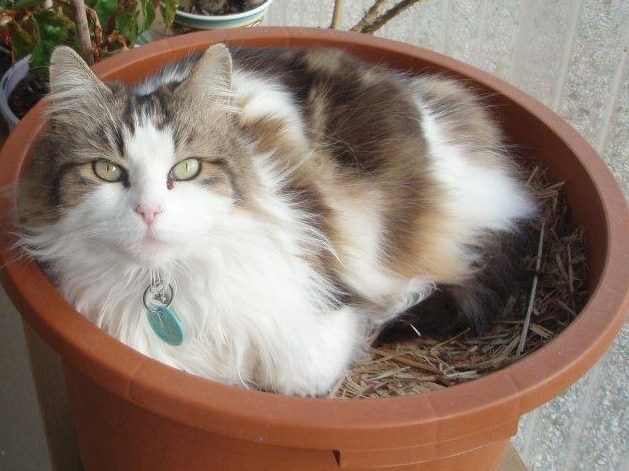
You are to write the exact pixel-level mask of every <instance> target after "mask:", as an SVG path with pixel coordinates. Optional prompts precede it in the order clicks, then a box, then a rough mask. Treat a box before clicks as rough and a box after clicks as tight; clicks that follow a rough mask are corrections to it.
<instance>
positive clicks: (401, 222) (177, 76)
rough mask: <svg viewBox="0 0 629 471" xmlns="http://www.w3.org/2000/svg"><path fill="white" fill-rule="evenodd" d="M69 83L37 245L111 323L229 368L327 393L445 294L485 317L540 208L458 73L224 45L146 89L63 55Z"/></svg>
mask: <svg viewBox="0 0 629 471" xmlns="http://www.w3.org/2000/svg"><path fill="white" fill-rule="evenodd" d="M50 82H51V95H50V96H49V97H48V98H47V100H48V112H47V116H48V120H49V123H48V127H47V131H46V132H45V133H43V134H42V135H41V137H40V138H39V139H38V142H37V145H36V149H35V152H34V155H33V158H32V160H31V162H30V164H29V166H28V169H27V172H26V174H25V175H24V177H23V179H22V181H21V182H20V187H19V199H18V212H19V223H20V226H21V231H22V236H21V245H22V246H23V247H24V248H25V250H26V251H27V252H28V253H29V254H30V255H31V256H32V257H33V258H34V259H35V260H36V261H38V262H39V263H40V264H41V265H42V266H43V267H44V269H45V270H46V272H47V274H48V275H49V277H50V278H51V280H52V281H53V282H54V283H55V284H56V286H57V288H58V290H59V291H60V293H61V294H62V295H63V296H64V297H65V299H66V300H68V301H69V302H70V303H71V304H73V305H74V306H75V307H76V309H77V310H78V311H79V312H80V313H82V314H83V315H84V316H86V317H87V318H88V319H90V320H91V321H92V322H93V323H95V324H96V325H97V326H98V327H100V328H102V329H103V330H104V331H106V332H108V333H109V334H111V335H112V336H114V337H116V338H117V339H119V340H120V341H121V342H124V343H125V344H127V345H129V346H131V347H133V348H134V349H136V350H137V351H139V352H141V353H143V354H145V355H148V356H150V357H152V358H154V359H157V360H159V361H161V362H163V363H165V364H167V365H170V366H173V367H175V368H180V369H182V370H185V371H186V372H189V373H191V374H195V375H200V376H204V377H206V378H209V379H211V380H216V381H221V382H225V383H229V384H234V385H240V386H244V387H250V388H259V389H262V390H266V391H273V392H276V393H282V394H291V395H300V396H321V395H325V394H326V392H327V391H328V390H329V389H330V388H331V387H332V386H333V385H334V384H335V382H337V381H338V380H339V378H340V377H342V375H343V374H344V372H345V371H346V369H347V368H348V366H349V365H351V364H352V362H353V361H355V360H356V359H357V358H359V357H360V356H361V355H362V354H363V353H364V352H365V350H366V349H367V348H368V345H369V341H370V339H372V338H373V336H374V335H375V333H377V332H379V330H380V329H381V328H382V326H383V325H386V324H388V323H390V322H395V321H396V320H397V319H399V318H400V317H401V316H403V315H405V314H404V313H407V312H409V310H413V311H415V313H416V314H415V315H417V316H419V318H421V315H422V314H421V313H422V306H423V305H426V306H429V305H430V304H431V300H433V299H436V298H437V297H444V296H445V297H446V298H448V299H449V300H450V304H451V305H452V306H453V307H454V308H455V310H456V313H455V318H454V319H451V318H449V317H448V316H449V315H448V314H447V313H441V314H440V313H437V317H439V315H442V316H443V319H444V322H445V323H446V324H447V323H449V322H455V321H456V320H457V319H458V320H459V321H460V320H463V321H464V322H466V323H469V324H471V325H475V326H477V327H479V326H480V327H482V325H483V324H485V323H486V322H488V320H487V319H486V312H485V311H484V310H483V308H484V307H486V306H487V305H489V304H491V303H490V302H489V301H491V300H493V299H494V298H495V293H494V291H493V290H492V287H491V282H492V281H491V280H492V279H496V278H500V277H503V276H505V275H504V273H506V271H505V270H504V267H508V266H510V265H511V263H510V262H511V261H510V260H508V259H507V258H508V257H507V255H505V254H507V253H508V251H505V250H503V248H504V247H505V246H507V245H508V243H506V241H509V240H512V239H517V238H518V237H519V236H518V234H519V230H520V229H519V227H520V226H522V224H525V223H526V222H527V221H530V220H531V219H532V218H534V217H535V214H536V207H535V203H534V201H533V198H532V196H531V195H530V192H529V190H527V188H526V185H525V184H524V183H523V182H522V179H521V177H520V170H518V168H517V167H516V166H515V165H514V163H513V162H512V159H511V157H510V156H509V155H508V153H507V152H506V151H505V145H504V144H503V142H502V136H501V133H500V131H499V129H498V127H497V126H496V124H495V123H494V121H493V120H492V118H491V116H490V115H489V113H488V110H487V108H486V107H484V106H483V105H482V102H481V101H480V100H479V99H478V98H477V97H476V96H475V94H474V93H472V92H471V91H469V90H468V89H467V88H466V87H465V86H464V85H462V84H461V83H459V82H457V81H455V80H453V79H450V78H445V77H441V76H416V77H412V76H409V75H407V74H402V73H398V72H394V71H391V70H388V69H386V68H384V67H381V66H376V65H371V64H367V63H365V62H363V61H361V60H359V59H357V58H355V57H353V56H352V55H350V54H349V53H346V52H343V51H342V50H340V49H335V48H305V49H239V48H236V49H234V50H230V49H229V48H228V47H226V46H225V45H222V44H217V45H212V46H211V47H209V48H208V49H207V50H206V51H205V52H204V53H202V54H196V55H192V56H190V57H188V58H186V59H185V60H182V61H179V62H175V63H173V64H170V65H168V66H166V67H165V68H164V69H163V70H162V71H160V72H159V73H158V74H157V75H155V76H152V77H149V78H147V79H146V80H145V81H144V82H143V83H141V84H139V85H136V86H133V87H127V86H124V85H122V84H120V83H107V84H106V83H104V82H102V81H101V80H99V79H98V78H97V77H96V76H95V75H94V74H93V73H92V71H91V70H90V69H89V68H88V66H87V65H86V64H85V63H84V62H83V61H82V59H81V58H80V57H79V56H78V55H77V54H76V53H74V52H73V51H72V50H71V49H69V48H67V47H60V48H57V49H56V50H55V51H54V53H53V55H52V63H51V69H50ZM507 271H508V270H507ZM493 273H495V274H496V276H492V274H493ZM431 295H432V296H431Z"/></svg>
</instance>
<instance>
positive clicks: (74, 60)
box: [50, 46, 112, 115]
mask: <svg viewBox="0 0 629 471" xmlns="http://www.w3.org/2000/svg"><path fill="white" fill-rule="evenodd" d="M111 94H112V92H111V90H110V89H109V87H107V85H105V84H104V83H103V82H102V81H101V80H100V79H99V78H98V77H96V75H95V74H94V72H92V70H91V69H90V68H89V67H88V65H87V64H86V63H85V61H84V60H83V59H82V58H81V56H79V55H78V54H77V53H76V52H75V51H74V50H72V49H71V48H69V47H66V46H60V47H57V48H56V49H55V50H54V51H53V53H52V56H51V59H50V102H51V112H52V114H53V115H54V114H56V113H63V112H64V111H74V112H76V111H80V110H81V109H82V108H88V109H91V110H92V113H93V112H94V111H96V110H97V109H98V105H105V103H104V101H105V100H106V99H107V98H108V97H109V96H111Z"/></svg>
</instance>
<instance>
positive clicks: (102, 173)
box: [92, 159, 124, 183]
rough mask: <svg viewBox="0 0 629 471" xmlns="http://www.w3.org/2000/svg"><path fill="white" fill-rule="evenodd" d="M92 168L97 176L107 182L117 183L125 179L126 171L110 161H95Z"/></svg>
mask: <svg viewBox="0 0 629 471" xmlns="http://www.w3.org/2000/svg"><path fill="white" fill-rule="evenodd" d="M92 168H93V169H94V173H95V174H96V176H97V177H98V178H100V179H101V180H104V181H106V182H110V183H115V182H119V181H121V180H122V179H123V178H124V169H123V168H122V167H121V166H120V165H116V164H115V163H113V162H110V161H109V160H105V159H98V160H95V161H94V162H93V163H92Z"/></svg>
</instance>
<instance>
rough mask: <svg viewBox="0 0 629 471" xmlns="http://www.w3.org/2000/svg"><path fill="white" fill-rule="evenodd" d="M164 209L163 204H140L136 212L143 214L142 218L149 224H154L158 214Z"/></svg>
mask: <svg viewBox="0 0 629 471" xmlns="http://www.w3.org/2000/svg"><path fill="white" fill-rule="evenodd" d="M163 211H164V209H163V208H162V207H161V206H151V205H144V204H139V205H137V206H136V207H135V212H136V213H138V214H139V215H140V216H142V219H143V220H144V222H145V223H146V225H147V226H150V225H151V224H153V222H154V221H155V219H156V218H157V216H158V215H160V214H161V213H162V212H163Z"/></svg>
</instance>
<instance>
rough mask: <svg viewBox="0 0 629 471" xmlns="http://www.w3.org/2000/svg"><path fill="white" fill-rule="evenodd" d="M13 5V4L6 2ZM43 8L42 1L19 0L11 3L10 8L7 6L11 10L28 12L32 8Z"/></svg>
mask: <svg viewBox="0 0 629 471" xmlns="http://www.w3.org/2000/svg"><path fill="white" fill-rule="evenodd" d="M8 3H13V2H8ZM43 6H44V0H19V1H17V2H15V3H13V5H12V6H9V7H8V8H10V9H11V10H30V9H32V8H36V7H41V8H43Z"/></svg>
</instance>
